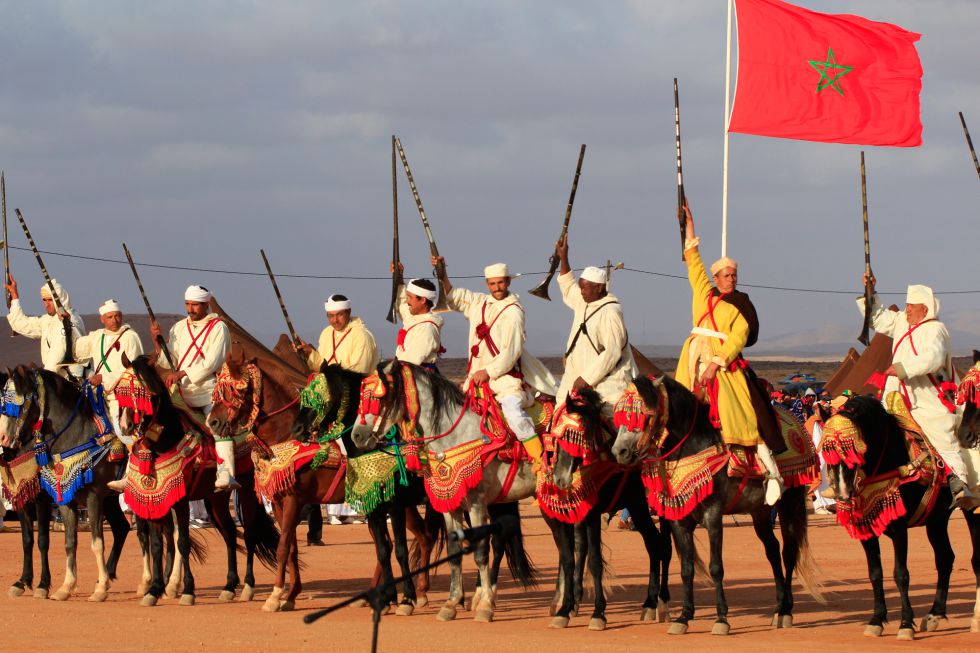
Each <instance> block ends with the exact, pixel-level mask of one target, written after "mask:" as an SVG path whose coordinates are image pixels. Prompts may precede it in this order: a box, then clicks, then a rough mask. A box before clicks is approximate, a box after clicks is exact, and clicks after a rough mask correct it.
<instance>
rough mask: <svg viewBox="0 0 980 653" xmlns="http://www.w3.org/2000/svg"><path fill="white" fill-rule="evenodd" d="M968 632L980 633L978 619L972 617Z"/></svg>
mask: <svg viewBox="0 0 980 653" xmlns="http://www.w3.org/2000/svg"><path fill="white" fill-rule="evenodd" d="M970 632H971V633H980V618H977V617H974V618H973V619H970Z"/></svg>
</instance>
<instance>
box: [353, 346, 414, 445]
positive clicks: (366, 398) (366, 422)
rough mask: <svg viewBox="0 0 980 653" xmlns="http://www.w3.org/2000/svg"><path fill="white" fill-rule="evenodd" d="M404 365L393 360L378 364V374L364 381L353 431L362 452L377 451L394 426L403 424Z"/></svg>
mask: <svg viewBox="0 0 980 653" xmlns="http://www.w3.org/2000/svg"><path fill="white" fill-rule="evenodd" d="M401 365H402V363H399V362H398V361H397V360H391V361H388V362H387V363H382V364H380V365H378V369H377V371H376V372H375V373H374V374H370V375H368V376H366V377H364V380H363V381H361V392H360V395H359V399H358V406H357V418H356V419H355V420H354V424H353V426H352V428H351V434H350V435H351V441H352V442H353V443H354V446H356V447H357V448H358V449H361V450H363V451H370V450H372V449H376V448H377V447H378V446H379V445H380V444H382V442H381V440H382V438H383V437H384V435H385V433H387V432H388V431H389V430H390V429H391V427H392V426H393V425H397V424H399V423H400V422H401V421H402V418H403V413H404V402H402V401H399V399H400V398H401V394H402V384H401V383H400V380H401V374H399V373H398V372H399V371H400V368H401Z"/></svg>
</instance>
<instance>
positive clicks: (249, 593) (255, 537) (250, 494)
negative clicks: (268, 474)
mask: <svg viewBox="0 0 980 653" xmlns="http://www.w3.org/2000/svg"><path fill="white" fill-rule="evenodd" d="M238 482H239V483H242V489H240V490H236V492H238V495H237V496H238V508H239V510H241V513H242V533H243V536H244V538H245V585H244V586H243V587H242V593H241V595H240V596H239V599H238V600H239V601H251V600H252V597H254V596H255V553H256V550H257V549H258V548H259V547H260V542H261V541H262V540H264V539H265V537H266V534H268V536H269V537H270V539H269V542H270V544H271V542H272V541H273V540H274V539H275V538H276V537H278V534H276V533H275V528H274V527H273V526H272V525H271V523H269V516H268V515H267V514H266V513H265V507H264V506H263V505H262V503H261V502H260V501H259V500H258V497H256V495H255V491H254V484H255V481H254V476H253V474H252V473H251V472H250V473H249V474H248V475H246V476H243V477H241V478H239V479H238ZM260 511H261V512H260ZM266 526H268V528H266ZM256 531H258V532H256ZM263 550H265V548H264V549H263ZM260 557H261V556H260ZM263 559H265V558H263Z"/></svg>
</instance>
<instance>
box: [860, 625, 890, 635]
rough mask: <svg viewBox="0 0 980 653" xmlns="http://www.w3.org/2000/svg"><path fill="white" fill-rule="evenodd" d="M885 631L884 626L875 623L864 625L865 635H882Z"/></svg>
mask: <svg viewBox="0 0 980 653" xmlns="http://www.w3.org/2000/svg"><path fill="white" fill-rule="evenodd" d="M884 632H885V628H884V626H875V625H874V624H868V625H867V626H865V627H864V636H865V637H881V635H882V633H884Z"/></svg>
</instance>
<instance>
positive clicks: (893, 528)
mask: <svg viewBox="0 0 980 653" xmlns="http://www.w3.org/2000/svg"><path fill="white" fill-rule="evenodd" d="M851 425H853V427H856V431H857V432H856V433H855V435H854V437H855V438H859V439H860V443H863V446H864V447H866V450H864V452H863V454H861V455H860V456H859V457H860V458H861V460H860V462H858V460H856V459H854V458H850V459H848V460H841V461H839V462H838V461H837V458H840V457H841V456H839V455H831V458H830V459H828V464H827V475H828V482H829V484H830V486H831V488H833V490H834V492H835V493H836V495H837V497H838V501H839V502H840V501H843V502H844V503H845V505H846V504H847V503H848V502H850V501H851V500H852V499H853V498H854V497H855V495H856V494H857V493H858V492H859V490H858V489H856V486H858V485H867V484H869V483H872V482H874V481H875V480H876V479H881V478H883V477H884V476H888V475H889V474H892V473H893V472H894V470H899V469H900V468H903V467H904V468H905V469H908V468H909V465H910V463H912V461H911V460H910V457H909V451H908V448H907V447H906V437H905V433H904V431H903V430H902V429H901V427H900V425H899V423H898V422H897V420H896V419H895V417H894V416H893V415H891V414H889V413H888V412H887V411H886V410H885V408H884V406H882V404H881V402H879V401H878V400H876V399H875V398H873V397H867V396H858V397H852V398H851V399H850V400H848V402H847V403H846V404H845V405H844V406H843V407H842V408H841V410H840V411H839V412H838V413H837V414H836V415H834V416H833V417H831V418H830V419H829V420H827V422H826V424H825V429H824V442H823V451H824V452H825V454H824V457H825V458H827V452H828V450H830V449H832V448H833V444H832V440H833V439H834V434H835V433H839V432H845V431H846V430H847V429H848V427H850V426H851ZM860 443H858V444H860ZM848 449H850V447H848ZM831 462H834V464H830V463H831ZM937 473H938V472H937ZM927 491H930V488H929V486H928V485H922V484H920V483H917V482H914V483H903V484H901V485H900V486H899V492H900V496H901V498H900V502H901V510H899V511H898V512H900V513H901V514H900V515H897V516H894V518H893V519H892V520H891V522H890V523H888V525H887V528H885V530H884V535H887V536H888V537H889V538H891V540H892V545H893V547H894V551H895V569H894V578H895V584H896V585H897V586H898V591H899V594H900V595H901V597H902V598H901V601H902V613H901V622H900V623H899V630H898V639H906V640H908V639H913V638H914V637H915V618H914V615H913V612H912V603H911V601H910V600H909V569H908V548H909V539H908V530H909V527H910V523H909V519H910V518H911V517H912V515H913V513H914V512H915V511H916V507H917V506H919V505H920V504H921V503H922V501H923V496H924V495H925V493H926V492H927ZM936 491H937V492H938V495H937V496H936V497H934V499H933V500H932V503H933V507H932V510H931V511H930V512H929V513H928V515H926V516H925V527H926V536H927V537H928V539H929V544H930V545H931V546H932V550H933V554H934V556H935V564H936V572H937V574H938V579H937V581H936V594H935V596H934V598H933V602H932V607H931V608H930V609H929V614H928V615H927V616H926V617H925V618H923V620H922V623H921V624H920V629H921V630H928V631H932V630H936V629H937V628H938V627H939V622H940V620H941V619H945V618H946V600H947V597H948V594H949V578H950V575H951V574H952V571H953V560H954V558H955V555H954V553H953V548H952V546H951V545H950V542H949V533H948V526H949V518H950V515H951V514H952V512H953V509H952V508H950V507H949V506H950V504H951V503H952V495H951V494H950V491H949V488H948V487H947V486H946V485H942V486H941V487H940V488H938V489H937V490H936ZM906 511H907V512H906ZM840 512H841V507H840V504H838V513H840ZM963 514H964V516H965V518H966V523H967V526H968V527H969V529H970V538H971V540H972V543H973V559H972V564H973V573H974V575H975V576H976V578H977V587H978V598H980V516H978V515H975V514H973V512H972V511H964V513H963ZM868 535H869V536H868V537H867V539H863V540H862V541H861V545H862V546H863V547H864V554H865V557H866V558H867V560H868V576H869V578H870V580H871V586H872V589H873V591H874V604H875V608H874V614H873V615H872V617H871V619H870V620H869V621H868V625H867V626H865V629H864V634H865V635H867V636H869V637H880V636H881V635H882V633H883V632H884V624H885V622H886V621H887V617H888V611H887V607H886V605H885V590H884V586H883V577H884V573H883V571H882V565H881V545H880V543H879V538H878V537H877V536H874V534H873V533H869V534H868ZM975 610H980V603H978V606H977V607H975ZM972 630H973V631H974V632H978V631H980V614H978V613H977V612H976V611H975V612H974V616H973V621H972Z"/></svg>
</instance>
